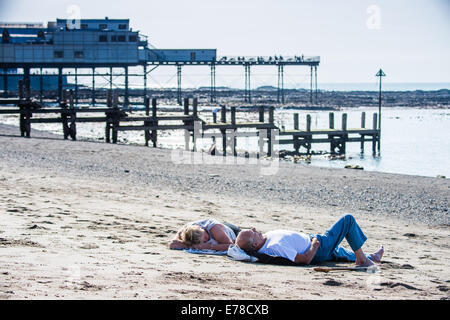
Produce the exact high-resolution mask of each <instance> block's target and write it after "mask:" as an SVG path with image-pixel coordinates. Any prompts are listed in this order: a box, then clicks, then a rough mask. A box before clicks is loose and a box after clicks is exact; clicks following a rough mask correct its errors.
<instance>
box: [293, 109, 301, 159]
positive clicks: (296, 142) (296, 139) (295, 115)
mask: <svg viewBox="0 0 450 320" xmlns="http://www.w3.org/2000/svg"><path fill="white" fill-rule="evenodd" d="M294 130H299V122H298V113H294ZM293 139H294V149H295V152H296V153H298V152H299V150H300V145H299V143H298V136H297V135H293Z"/></svg>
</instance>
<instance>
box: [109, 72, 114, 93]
mask: <svg viewBox="0 0 450 320" xmlns="http://www.w3.org/2000/svg"><path fill="white" fill-rule="evenodd" d="M112 87H113V68H112V67H109V90H112Z"/></svg>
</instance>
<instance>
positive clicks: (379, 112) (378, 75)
mask: <svg viewBox="0 0 450 320" xmlns="http://www.w3.org/2000/svg"><path fill="white" fill-rule="evenodd" d="M376 76H377V77H379V78H380V89H379V91H378V155H379V154H380V143H381V79H382V77H385V76H386V74H385V73H384V72H383V70H381V68H380V70H379V71H378V73H377V74H376Z"/></svg>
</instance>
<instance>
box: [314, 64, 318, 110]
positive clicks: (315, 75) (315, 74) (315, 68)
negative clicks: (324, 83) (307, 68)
mask: <svg viewBox="0 0 450 320" xmlns="http://www.w3.org/2000/svg"><path fill="white" fill-rule="evenodd" d="M314 78H315V80H314V82H315V85H314V87H315V90H316V97H315V100H316V104H318V89H317V66H314Z"/></svg>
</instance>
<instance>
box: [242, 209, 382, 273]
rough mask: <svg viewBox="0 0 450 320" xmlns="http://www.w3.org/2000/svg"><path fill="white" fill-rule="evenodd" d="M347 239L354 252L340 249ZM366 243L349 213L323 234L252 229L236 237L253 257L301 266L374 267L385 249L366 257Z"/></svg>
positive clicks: (364, 237)
mask: <svg viewBox="0 0 450 320" xmlns="http://www.w3.org/2000/svg"><path fill="white" fill-rule="evenodd" d="M344 238H345V239H346V240H347V242H348V243H349V245H350V247H351V248H352V250H353V252H352V251H349V250H347V249H345V248H343V247H340V246H339V244H340V243H341V242H342V240H343V239H344ZM366 240H367V238H366V236H365V235H364V234H363V232H362V231H361V229H360V228H359V226H358V224H357V223H356V221H355V218H354V217H353V216H352V215H349V214H347V215H344V216H343V217H341V218H340V219H339V220H338V221H337V222H336V223H335V224H334V225H333V226H332V227H331V228H330V229H329V230H327V231H326V232H325V233H324V234H316V235H312V234H311V235H307V234H304V233H299V232H295V231H288V230H274V231H269V232H267V233H265V234H262V233H261V232H259V231H257V230H256V229H255V228H252V229H245V230H242V231H241V232H240V233H239V235H238V236H237V239H236V244H237V245H238V246H239V247H240V248H241V249H243V250H245V251H246V252H247V253H248V254H250V255H252V253H254V252H257V253H259V254H261V253H262V254H267V255H271V256H277V257H283V258H287V259H289V260H290V261H292V262H294V263H296V264H302V265H307V264H319V263H321V262H324V261H350V262H355V264H356V266H359V267H371V266H374V267H375V264H374V263H373V261H374V262H380V261H381V257H382V256H383V253H384V249H383V247H381V248H380V250H378V251H377V252H376V253H372V254H370V255H367V256H366V255H365V254H364V252H363V250H362V249H361V247H362V245H363V244H364V242H365V241H366Z"/></svg>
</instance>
